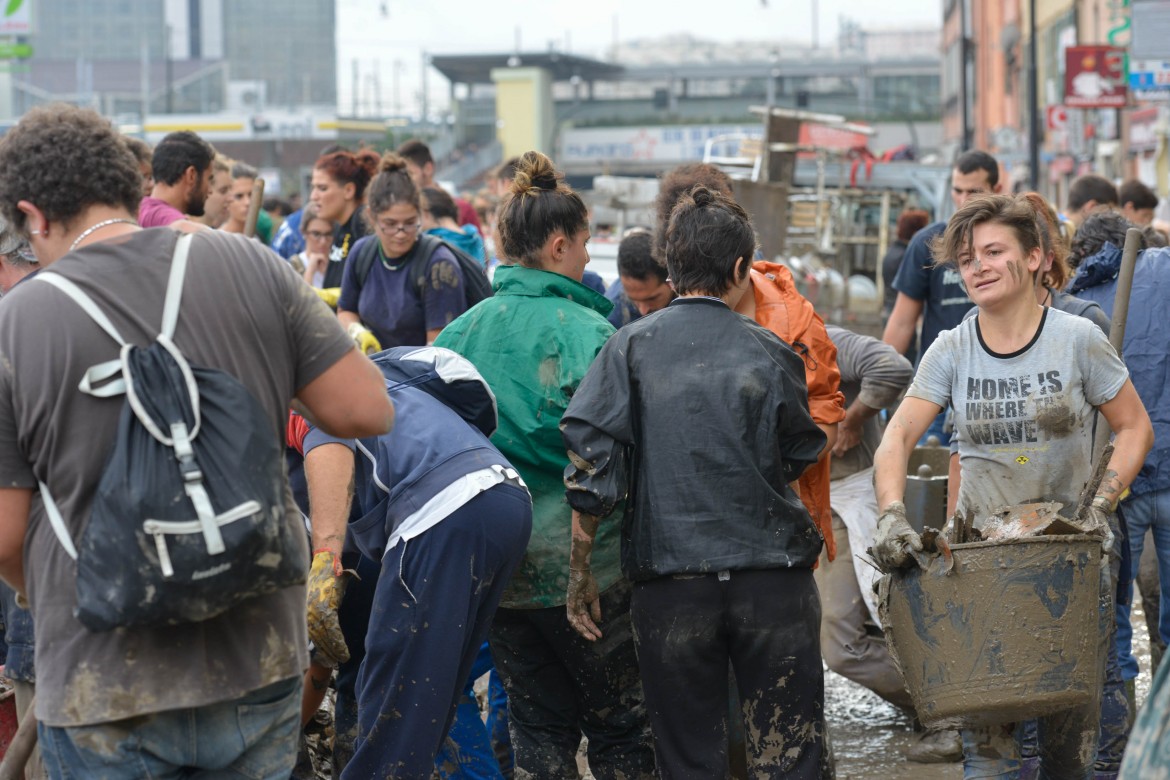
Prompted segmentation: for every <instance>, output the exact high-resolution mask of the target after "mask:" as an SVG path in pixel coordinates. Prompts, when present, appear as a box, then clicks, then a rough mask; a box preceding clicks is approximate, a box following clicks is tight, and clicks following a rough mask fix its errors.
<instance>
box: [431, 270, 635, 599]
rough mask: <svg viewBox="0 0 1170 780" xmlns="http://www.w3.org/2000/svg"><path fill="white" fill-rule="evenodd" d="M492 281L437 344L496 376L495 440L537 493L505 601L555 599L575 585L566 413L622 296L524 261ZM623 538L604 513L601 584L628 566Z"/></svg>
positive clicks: (599, 541) (597, 569) (597, 551)
mask: <svg viewBox="0 0 1170 780" xmlns="http://www.w3.org/2000/svg"><path fill="white" fill-rule="evenodd" d="M493 286H494V287H495V291H496V292H495V295H494V296H492V297H491V298H488V299H487V300H485V301H482V302H481V303H479V304H477V305H476V306H474V307H473V308H471V309H470V310H469V311H467V312H465V313H464V314H463V315H462V316H461V317H459V318H458V319H457V320H455V321H454V322H452V323H451V324H450V325H448V326H447V327H445V328H443V332H442V333H441V334H439V338H438V339H437V340H436V341H435V346H437V347H446V348H447V349H450V350H453V351H455V352H458V353H459V354H460V355H463V356H464V357H466V358H467V359H468V360H470V361H471V362H472V363H473V364H475V367H476V368H477V369H479V372H480V373H481V374H482V375H483V377H484V379H486V380H487V382H488V385H489V386H491V388H492V391H493V392H494V393H495V394H496V403H497V404H498V406H499V418H500V421H499V428H498V429H497V430H496V433H495V435H494V436H492V443H493V444H495V445H496V447H498V448H499V449H500V452H502V453H503V454H504V456H505V457H507V459H508V461H509V462H510V463H511V464H512V465H513V466H514V467H515V468H516V470H517V471H519V472H520V475H521V476H522V477H523V478H524V481H525V482H526V483H527V484H528V490H529V492H531V493H532V538H531V540H530V541H529V542H528V551H527V552H526V553H525V556H524V560H523V561H522V562H521V564H520V568H519V569H518V570H517V571H516V575H515V576H514V577H513V578H512V582H511V584H510V585H509V586H508V589H507V591H506V592H505V593H504V598H503V601H501V603H500V606H502V607H509V608H512V609H539V608H544V607H556V606H560V605H563V604H564V603H565V591H566V590H567V589H568V586H569V547H570V536H571V530H572V519H573V513H572V510H571V509H570V508H569V505H568V504H567V503H566V502H565V483H564V476H565V467H566V466H567V465H568V462H569V459H568V456H567V455H566V454H565V444H564V441H563V440H562V439H561V431H560V422H561V415H563V414H564V413H565V408H566V407H567V406H568V405H569V399H570V398H572V396H573V393H574V391H576V389H577V385H578V384H580V382H581V379H582V378H584V376H585V372H586V371H588V370H589V366H590V364H592V363H593V359H594V358H595V357H597V353H598V352H600V351H601V347H602V346H603V345H604V344H605V342H606V340H607V339H608V338H609V337H610V334H612V333H613V332H614V329H613V326H612V325H610V324H609V322H608V321H606V319H605V317H606V315H608V314H609V312H610V310H611V309H613V304H612V303H610V302H609V301H608V300H606V298H605V296H604V295H600V294H598V293H596V292H594V291H593V290H591V289H589V288H588V287H586V286H585V285H583V284H581V283H580V282H576V281H573V280H572V279H570V278H569V277H567V276H562V275H561V274H556V273H551V272H549V271H538V270H536V269H533V268H525V267H523V266H519V265H502V266H500V267H498V268H497V269H496V273H495V280H494V283H493ZM617 516H618V517H620V516H621V513H620V512H619V513H618V515H617ZM620 546H621V523H617V522H603V523H601V527H600V528H598V531H597V538H596V540H595V541H594V543H593V560H592V564H593V575H594V577H596V579H597V586H598V588H600V589H601V590H605V589H606V588H608V587H609V586H611V585H613V584H614V583H615V582H617V580H618V578H619V577H620V576H621V570H620V567H619V560H618V557H619V551H620Z"/></svg>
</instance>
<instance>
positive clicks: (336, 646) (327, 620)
mask: <svg viewBox="0 0 1170 780" xmlns="http://www.w3.org/2000/svg"><path fill="white" fill-rule="evenodd" d="M356 576H357V574H356V572H352V571H347V570H345V569H342V568H341V556H340V555H338V554H335V553H333V552H330V551H329V550H318V551H317V552H316V553H315V554H314V555H313V566H312V568H310V569H309V582H308V585H307V590H308V594H307V596H308V609H307V613H308V620H309V639H312V640H313V644H314V645H315V646H316V648H317V656H316V657H315V659H314V660H316V661H317V662H318V663H320V664H321V665H322V666H328V667H330V668H333V667H336V666H337V665H338V664H342V663H345V662H346V661H348V660H349V648H348V647H346V646H345V637H343V636H342V635H341V625H340V624H339V623H338V621H337V609H338V608H339V607H340V606H341V599H342V597H343V596H344V595H345V586H346V584H348V582H349V578H350V577H356Z"/></svg>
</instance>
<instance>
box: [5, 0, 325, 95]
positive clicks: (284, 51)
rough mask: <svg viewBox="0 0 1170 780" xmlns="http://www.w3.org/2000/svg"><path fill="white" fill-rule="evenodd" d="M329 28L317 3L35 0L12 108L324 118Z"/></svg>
mask: <svg viewBox="0 0 1170 780" xmlns="http://www.w3.org/2000/svg"><path fill="white" fill-rule="evenodd" d="M334 27H335V23H334V4H333V3H331V2H321V1H320V0H136V1H134V2H131V1H130V0H37V10H36V27H35V29H34V31H33V34H32V35H30V36H29V37H28V43H30V44H31V46H32V50H33V55H32V57H31V58H30V59H28V60H26V61H25V63H24V65H23V67H22V68H21V69H20V70H21V71H23V72H18V73H16V74H15V75H14V78H13V89H14V98H13V102H12V109H13V112H14V113H15V114H17V115H19V114H20V113H21V112H22V111H24V110H27V108H29V107H30V106H32V105H35V104H37V103H41V102H45V101H49V100H68V101H71V102H74V103H79V104H83V105H92V106H94V107H95V108H97V109H99V110H101V111H103V112H104V113H106V114H109V115H111V116H118V115H122V114H137V115H139V116H144V115H147V114H154V113H172V112H191V113H196V112H197V113H213V112H217V111H223V110H240V111H264V110H265V109H269V108H281V109H293V108H297V107H303V106H327V107H328V108H329V110H330V111H332V110H334V109H335V106H336V103H337V64H336V60H337V48H336V42H335V38H336V36H335V29H334ZM305 42H312V43H311V44H310V45H306V43H305Z"/></svg>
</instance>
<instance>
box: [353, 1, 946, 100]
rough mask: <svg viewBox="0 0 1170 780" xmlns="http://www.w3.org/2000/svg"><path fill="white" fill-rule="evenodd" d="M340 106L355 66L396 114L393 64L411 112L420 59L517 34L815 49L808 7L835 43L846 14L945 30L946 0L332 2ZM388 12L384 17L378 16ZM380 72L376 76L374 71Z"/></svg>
mask: <svg viewBox="0 0 1170 780" xmlns="http://www.w3.org/2000/svg"><path fill="white" fill-rule="evenodd" d="M336 2H337V78H338V92H339V94H338V100H339V103H340V107H341V110H342V112H343V113H349V110H350V106H351V105H352V91H353V90H352V84H353V62H354V60H357V62H358V71H359V95H361V96H362V97H361V98H360V99H361V100H362V101H363V102H365V101H372V99H373V98H372V94H373V74H374V73H375V72H377V73H378V74H380V78H381V85H382V88H381V94H382V103H383V109H384V111H386V112H387V113H389V112H391V111H393V103H394V72H395V67H396V66H395V62H396V61H397V62H398V65H397V71H398V82H399V89H398V99H399V101H400V103H401V105H402V108H403V110H405V111H408V112H411V113H416V112H417V106H418V95H419V93H420V76H419V74H420V72H421V63H422V53H423V51H424V50H425V51H427V52H430V53H435V54H473V53H483V52H506V51H513V50H514V48H515V46H516V37H517V30H519V37H520V46H521V49H522V50H525V51H547V50H548V47H549V42H550V41H551V42H554V43H555V45H556V47H557V49H558V50H560V51H565V50H568V51H570V52H572V53H573V54H578V55H581V56H589V57H598V58H601V57H604V56H605V53H606V50H607V49H608V48H609V47H610V46H612V45H613V42H614V31H615V23H614V20H615V18H616V20H617V23H616V30H617V36H618V38H619V39H621V40H630V39H635V38H656V37H660V36H663V35H669V34H674V33H689V34H691V35H694V36H696V37H701V38H707V39H714V40H721V41H735V40H762V39H775V40H777V41H784V40H800V41H811V39H812V28H813V24H812V19H813V8H814V7H817V9H818V13H817V17H818V20H819V21H818V36H817V37H818V40H819V41H820V42H821V43H822V44H829V43H831V42H833V41H834V40H835V38H836V35H837V20H838V18H839V17H840V16H841V15H845V16H848V17H849V18H851V19H854V20H856V21H858V22H860V23H861V24H862V26H863V27H867V28H872V27H879V28H890V27H910V26H922V25H934V26H938V27H941V26H942V0H880V2H858V0H767V2H766V4H764V3H763V2H761V0H720V1H719V2H711V1H710V0H705V1H702V2H700V1H693V2H692V1H689V0H585V1H584V2H572V1H569V2H567V1H566V0H496V1H495V2H492V1H491V0H429V2H419V1H418V0H336ZM383 10H385V13H383ZM375 68H376V71H375ZM427 78H428V87H429V88H428V94H429V95H430V96H431V101H432V105H434V104H436V103H438V104H443V103H445V102H446V100H447V90H448V85H447V80H446V79H444V78H443V77H442V76H441V75H439V74H438V72H437V71H435V70H434V69H431V71H430V73H429V75H428V77H427Z"/></svg>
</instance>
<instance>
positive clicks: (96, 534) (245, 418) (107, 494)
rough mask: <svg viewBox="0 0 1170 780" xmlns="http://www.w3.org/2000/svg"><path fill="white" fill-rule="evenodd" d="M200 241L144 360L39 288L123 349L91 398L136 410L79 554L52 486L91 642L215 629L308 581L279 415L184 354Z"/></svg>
mask: <svg viewBox="0 0 1170 780" xmlns="http://www.w3.org/2000/svg"><path fill="white" fill-rule="evenodd" d="M191 240H192V236H191V235H185V236H182V237H180V238H179V240H178V243H177V244H176V247H175V255H174V259H173V260H172V264H171V273H170V279H169V281H168V283H167V293H166V304H165V306H164V309H163V322H162V328H161V330H160V333H159V335H158V337H157V338H156V339H155V340H154V342H152V343H151V344H149V345H148V346H145V347H142V346H137V345H134V344H128V343H126V342H125V340H124V339H123V338H122V336H121V335H120V334H119V333H118V331H117V329H116V328H115V327H114V326H113V324H112V323H111V322H110V321H109V319H108V318H107V317H106V316H105V314H103V313H102V311H101V310H100V309H99V308H98V307H97V305H96V304H95V303H94V302H93V299H91V298H90V297H89V296H88V295H86V293H85V292H83V291H82V290H81V288H80V287H78V286H77V285H76V284H74V283H73V282H72V281H70V280H68V279H66V278H65V277H63V276H61V275H60V274H56V273H53V272H52V271H44V272H42V273H40V274H38V275H37V276H36V277H35V278H36V279H37V280H39V281H41V282H43V283H46V284H52V285H53V286H54V287H56V288H57V289H59V290H61V291H62V292H64V293H65V294H66V295H68V296H69V297H70V298H71V299H72V300H73V301H74V302H75V303H77V305H78V306H80V307H81V308H82V309H83V310H84V311H85V312H86V314H88V315H89V316H90V318H91V319H93V321H94V322H95V323H97V325H98V326H99V327H101V328H102V330H104V331H105V332H106V333H107V334H108V335H109V336H110V337H111V338H112V339H113V340H114V341H116V342H117V343H118V344H119V345H121V350H120V355H119V357H118V358H117V359H116V360H111V361H107V362H105V363H101V364H98V365H95V366H93V367H91V368H90V369H89V370H88V371H86V373H85V376H84V378H83V379H82V381H81V384H80V387H79V390H80V391H81V392H83V393H87V394H89V395H93V396H95V397H98V398H113V397H115V396H117V395H122V394H125V396H126V399H125V401H124V402H123V406H122V413H121V416H120V418H119V420H118V428H117V433H116V435H115V439H114V444H113V447H112V449H111V450H110V452H109V455H108V457H107V462H106V466H105V470H104V471H103V472H102V476H101V480H100V481H99V483H98V488H97V491H96V493H95V495H94V499H93V506H92V508H91V510H90V514H89V520H88V523H86V524H85V526H84V528H83V530H82V532H81V536H80V538H79V539H78V540H77V546H76V547H74V543H73V539H72V538H71V537H70V536H69V533H68V530H67V529H66V527H65V523H64V520H63V519H62V517H61V513H60V511H59V510H58V508H57V506H56V503H55V502H54V501H53V498H52V495H51V494H50V492H49V487H48V486H47V485H45V484H44V483H43V482H42V483H41V485H40V492H41V498H42V500H43V501H44V504H45V511H46V514H47V516H48V519H49V522H50V524H51V525H52V527H53V531H54V533H55V534H56V535H57V538H58V540H59V541H60V542H61V545H62V546H63V547H64V548H65V550H66V552H67V553H69V555H70V556H71V557H72V558H74V559H75V560H76V561H77V612H76V616H77V618H78V620H80V621H81V623H82V624H83V625H85V626H86V628H88V629H90V630H91V631H107V630H110V629H112V628H118V627H122V626H159V625H172V624H177V623H191V622H198V621H202V620H207V619H208V618H212V617H215V616H216V615H218V614H221V613H223V612H225V611H227V610H228V609H230V608H231V607H233V606H235V605H237V604H239V603H240V602H242V601H244V600H246V599H251V598H255V597H257V596H260V595H263V594H266V593H272V592H274V591H277V590H280V589H282V588H285V587H288V586H290V585H295V584H298V583H302V582H304V580H305V566H306V555H305V545H304V539H303V534H302V532H300V530H299V529H298V528H297V527H296V525H295V524H292V523H289V522H288V521H287V520H286V518H285V503H284V477H283V470H282V463H283V461H282V458H283V452H282V449H281V447H280V444H279V441H278V439H277V436H276V433H275V432H274V431H273V430H272V425H271V423H270V422H269V421H268V415H267V413H266V412H265V410H264V408H263V407H262V406H261V405H260V403H259V402H258V401H257V400H256V399H255V398H254V397H253V396H252V394H251V393H250V392H249V391H248V389H247V388H246V387H244V385H242V384H241V383H240V382H239V381H238V380H236V379H235V377H232V376H230V375H229V374H227V373H225V372H223V371H220V370H217V369H209V368H199V367H196V366H191V365H190V364H188V362H187V360H186V359H185V358H184V357H183V355H182V353H181V352H180V351H179V349H178V348H177V347H176V346H175V344H174V342H173V341H172V340H171V339H172V337H173V335H174V332H175V326H176V324H177V322H178V316H179V304H180V301H181V299H182V294H183V277H184V274H185V271H186V266H187V252H188V250H189V248H190V245H191ZM98 384H101V386H100V387H99V386H96V385H98Z"/></svg>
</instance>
